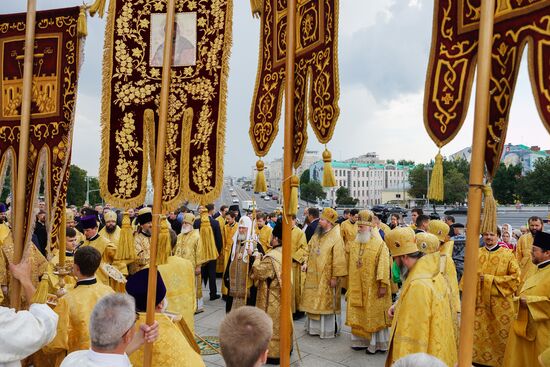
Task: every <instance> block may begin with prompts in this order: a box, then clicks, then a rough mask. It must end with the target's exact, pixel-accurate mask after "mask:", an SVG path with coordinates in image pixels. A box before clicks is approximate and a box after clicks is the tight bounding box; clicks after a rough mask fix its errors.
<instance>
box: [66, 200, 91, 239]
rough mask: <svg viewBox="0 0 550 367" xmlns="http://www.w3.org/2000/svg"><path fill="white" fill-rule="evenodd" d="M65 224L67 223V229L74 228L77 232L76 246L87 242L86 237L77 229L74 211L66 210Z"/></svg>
mask: <svg viewBox="0 0 550 367" xmlns="http://www.w3.org/2000/svg"><path fill="white" fill-rule="evenodd" d="M65 222H66V223H67V228H72V229H74V230H75V231H76V245H77V246H79V245H80V244H81V243H82V242H84V240H86V237H85V236H84V234H83V233H82V232H80V231H79V230H78V229H77V228H76V221H75V220H74V211H73V210H72V209H66V210H65Z"/></svg>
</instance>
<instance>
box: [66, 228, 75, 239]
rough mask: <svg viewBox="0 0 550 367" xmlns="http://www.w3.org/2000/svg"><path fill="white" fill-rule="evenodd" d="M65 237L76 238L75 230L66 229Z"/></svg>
mask: <svg viewBox="0 0 550 367" xmlns="http://www.w3.org/2000/svg"><path fill="white" fill-rule="evenodd" d="M65 237H76V231H75V229H74V228H71V227H67V229H65Z"/></svg>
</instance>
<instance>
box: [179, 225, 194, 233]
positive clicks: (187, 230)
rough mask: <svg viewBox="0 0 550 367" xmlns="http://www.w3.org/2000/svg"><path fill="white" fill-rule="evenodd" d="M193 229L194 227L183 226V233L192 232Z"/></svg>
mask: <svg viewBox="0 0 550 367" xmlns="http://www.w3.org/2000/svg"><path fill="white" fill-rule="evenodd" d="M192 229H193V228H188V227H185V228H182V229H181V233H183V234H187V233H189V232H191V230H192Z"/></svg>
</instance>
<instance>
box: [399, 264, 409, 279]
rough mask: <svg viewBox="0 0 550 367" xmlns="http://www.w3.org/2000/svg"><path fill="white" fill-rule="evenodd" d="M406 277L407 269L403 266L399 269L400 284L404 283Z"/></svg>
mask: <svg viewBox="0 0 550 367" xmlns="http://www.w3.org/2000/svg"><path fill="white" fill-rule="evenodd" d="M407 275H409V268H407V267H406V266H405V265H401V266H400V267H399V277H400V278H401V283H404V282H405V280H407Z"/></svg>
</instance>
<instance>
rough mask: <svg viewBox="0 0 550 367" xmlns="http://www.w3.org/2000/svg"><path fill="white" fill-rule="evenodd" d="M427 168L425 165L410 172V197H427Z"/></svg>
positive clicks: (420, 165) (418, 166)
mask: <svg viewBox="0 0 550 367" xmlns="http://www.w3.org/2000/svg"><path fill="white" fill-rule="evenodd" d="M425 168H426V166H425V165H424V164H419V165H417V166H415V167H414V168H413V169H412V170H410V171H409V184H410V185H411V188H410V189H409V195H411V196H412V197H413V198H422V197H425V196H426V193H427V185H428V183H427V177H426V171H425Z"/></svg>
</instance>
